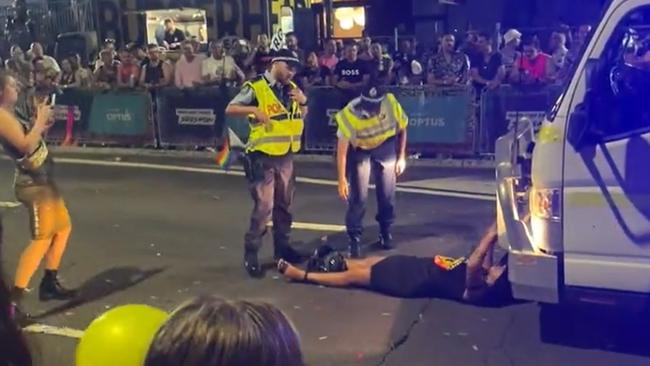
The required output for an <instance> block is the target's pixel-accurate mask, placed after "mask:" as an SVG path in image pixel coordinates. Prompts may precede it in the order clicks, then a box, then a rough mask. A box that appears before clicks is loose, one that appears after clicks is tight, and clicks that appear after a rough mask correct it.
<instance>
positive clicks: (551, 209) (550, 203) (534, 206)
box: [530, 188, 562, 222]
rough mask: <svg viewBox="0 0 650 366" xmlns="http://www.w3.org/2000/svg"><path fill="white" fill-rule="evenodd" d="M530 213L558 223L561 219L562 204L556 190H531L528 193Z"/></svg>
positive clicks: (558, 192)
mask: <svg viewBox="0 0 650 366" xmlns="http://www.w3.org/2000/svg"><path fill="white" fill-rule="evenodd" d="M530 212H531V214H532V215H533V216H535V217H537V218H541V219H545V220H550V221H555V222H559V221H561V219H562V202H561V196H560V191H559V190H558V189H545V188H542V189H540V188H533V189H531V192H530Z"/></svg>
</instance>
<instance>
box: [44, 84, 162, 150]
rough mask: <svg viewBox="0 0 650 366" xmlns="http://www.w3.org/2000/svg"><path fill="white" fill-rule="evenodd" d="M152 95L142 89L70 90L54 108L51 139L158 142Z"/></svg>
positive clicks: (111, 143)
mask: <svg viewBox="0 0 650 366" xmlns="http://www.w3.org/2000/svg"><path fill="white" fill-rule="evenodd" d="M151 107H152V100H151V95H150V94H149V93H147V92H142V91H110V92H97V91H90V90H82V89H66V90H65V91H64V92H63V95H61V96H60V97H59V98H57V105H56V106H55V109H54V117H55V123H54V125H53V126H52V128H50V130H49V131H48V135H47V137H46V138H47V140H49V141H54V142H61V141H65V140H69V139H72V140H75V141H77V142H78V143H84V144H102V145H130V146H148V145H153V144H154V134H153V124H152V114H151Z"/></svg>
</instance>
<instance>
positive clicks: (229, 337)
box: [144, 296, 304, 366]
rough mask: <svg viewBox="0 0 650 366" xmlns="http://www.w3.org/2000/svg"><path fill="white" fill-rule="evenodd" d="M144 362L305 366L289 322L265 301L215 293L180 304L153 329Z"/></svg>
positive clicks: (148, 364) (154, 364)
mask: <svg viewBox="0 0 650 366" xmlns="http://www.w3.org/2000/svg"><path fill="white" fill-rule="evenodd" d="M144 365H145V366H177V365H183V366H252V365H255V366H304V362H303V358H302V353H301V351H300V342H299V339H298V335H297V334H296V332H295V330H294V328H293V326H292V324H291V322H290V321H289V320H288V319H287V317H286V316H285V315H284V314H283V313H282V312H281V311H280V310H278V309H277V308H275V307H274V306H272V305H269V304H264V303H253V302H247V301H238V302H231V301H224V300H222V299H219V298H217V297H214V296H205V297H199V298H197V299H194V300H192V301H190V302H188V303H186V304H185V305H182V306H181V307H179V308H178V309H177V310H176V311H174V313H173V314H172V315H171V316H170V318H169V320H167V322H166V323H165V324H164V325H163V326H162V327H161V329H160V330H158V333H157V334H156V336H155V337H154V340H153V342H152V343H151V346H150V348H149V352H148V354H147V357H146V359H145V363H144Z"/></svg>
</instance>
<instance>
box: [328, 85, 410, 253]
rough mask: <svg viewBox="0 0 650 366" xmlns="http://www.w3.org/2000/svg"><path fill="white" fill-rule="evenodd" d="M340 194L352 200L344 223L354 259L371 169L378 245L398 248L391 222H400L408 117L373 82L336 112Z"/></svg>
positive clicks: (342, 197) (344, 198) (393, 100)
mask: <svg viewBox="0 0 650 366" xmlns="http://www.w3.org/2000/svg"><path fill="white" fill-rule="evenodd" d="M336 123H337V125H338V132H337V136H338V146H337V168H338V190H339V197H340V198H341V199H342V200H344V201H347V202H348V210H347V214H346V217H345V225H346V228H347V232H348V236H349V237H350V245H349V250H350V257H352V258H358V257H360V256H361V236H362V234H363V224H362V223H363V216H364V214H365V211H366V201H367V198H368V186H369V181H370V172H371V171H372V172H373V175H374V179H375V185H376V193H377V208H378V213H377V216H376V219H377V221H378V222H379V227H380V236H379V243H378V244H379V246H380V247H382V248H383V249H392V248H393V238H392V236H391V226H392V224H393V221H394V220H395V209H394V206H395V187H396V184H397V177H398V176H400V175H401V174H402V173H404V170H405V168H406V127H407V125H408V117H407V116H406V114H405V113H404V110H403V109H402V106H401V105H400V104H399V102H398V101H397V99H396V98H395V96H394V95H393V94H391V93H386V92H385V91H384V90H382V89H381V88H379V87H377V86H374V85H371V86H369V87H367V88H366V89H365V90H364V91H363V92H362V94H361V96H360V97H358V98H356V99H354V100H352V101H351V102H350V103H349V104H348V105H347V106H346V107H345V108H344V109H343V110H341V111H340V112H339V113H337V114H336Z"/></svg>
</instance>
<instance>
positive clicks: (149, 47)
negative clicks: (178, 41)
mask: <svg viewBox="0 0 650 366" xmlns="http://www.w3.org/2000/svg"><path fill="white" fill-rule="evenodd" d="M147 49H148V50H153V49H156V50H159V49H160V46H158V45H157V44H155V43H149V44H148V45H147Z"/></svg>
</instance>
